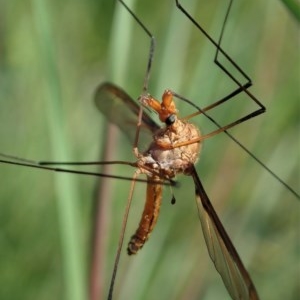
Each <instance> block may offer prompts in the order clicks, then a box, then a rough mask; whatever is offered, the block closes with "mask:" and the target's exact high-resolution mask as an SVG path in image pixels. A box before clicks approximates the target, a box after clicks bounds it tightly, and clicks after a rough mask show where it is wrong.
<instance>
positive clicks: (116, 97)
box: [95, 82, 160, 145]
mask: <svg viewBox="0 0 300 300" xmlns="http://www.w3.org/2000/svg"><path fill="white" fill-rule="evenodd" d="M95 103H96V106H97V108H98V109H99V110H100V112H101V113H102V114H103V115H104V116H105V117H106V118H107V120H108V121H110V122H111V123H113V124H115V125H117V126H118V127H119V128H120V130H121V131H122V132H123V133H124V134H125V135H126V136H127V137H128V138H129V140H130V142H131V143H132V144H133V142H134V139H135V134H136V125H137V121H138V117H137V116H138V113H139V110H140V107H139V105H138V104H137V103H136V102H134V101H133V100H132V99H131V98H130V96H128V95H127V94H126V93H125V92H124V91H123V90H121V89H120V88H119V87H117V86H115V85H113V84H112V83H108V82H105V83H102V84H101V85H99V86H98V88H97V90H96V94H95ZM159 128H160V127H159V126H158V125H157V124H156V123H155V122H154V121H153V120H152V119H151V117H150V116H149V115H148V114H146V113H145V112H144V113H143V118H142V125H141V132H140V139H139V145H148V143H147V142H148V141H149V140H151V137H152V134H153V133H154V132H156V131H157V130H158V129H159Z"/></svg>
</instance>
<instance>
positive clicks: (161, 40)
mask: <svg viewBox="0 0 300 300" xmlns="http://www.w3.org/2000/svg"><path fill="white" fill-rule="evenodd" d="M127 3H128V5H130V7H132V8H133V10H134V11H135V12H136V14H137V15H138V16H139V18H140V19H141V20H142V21H143V22H144V23H145V24H146V26H147V27H148V28H149V29H150V31H151V32H152V33H153V34H154V35H155V36H156V38H157V47H156V51H155V57H154V63H153V70H152V73H151V78H150V82H149V85H150V87H149V91H150V92H151V94H152V95H153V96H155V97H157V98H159V97H160V95H161V94H162V92H163V90H164V89H165V88H171V89H172V90H174V91H176V92H178V93H180V94H182V95H185V96H186V97H187V98H189V99H191V100H192V101H194V102H195V103H197V104H198V105H199V106H202V107H203V106H205V105H207V104H209V103H212V102H213V101H215V100H217V99H219V98H221V97H222V96H224V95H226V94H228V93H229V92H230V91H232V89H233V88H234V87H235V86H234V85H233V84H232V83H231V82H230V80H228V79H227V78H226V76H225V75H224V74H222V72H221V71H220V70H219V69H218V68H217V67H216V65H214V64H213V56H214V51H215V50H214V48H213V47H212V46H211V45H210V44H209V43H208V41H207V40H206V39H205V38H203V37H202V36H201V34H200V33H199V32H198V31H197V30H196V29H195V28H194V27H193V26H192V25H191V23H190V22H189V21H188V20H187V19H186V18H185V17H184V16H183V15H182V14H181V13H180V12H179V11H178V10H176V9H175V5H174V3H173V1H171V0H167V1H139V2H138V1H135V2H134V1H133V0H131V1H127ZM183 3H184V5H186V7H187V9H188V10H189V11H191V12H192V14H193V16H195V18H196V19H197V20H198V21H199V22H201V24H203V26H204V27H205V28H207V30H208V31H209V32H210V33H211V34H212V35H213V37H215V38H217V37H218V33H219V31H220V28H221V24H222V18H223V16H224V13H225V9H226V5H227V4H226V3H223V1H210V2H209V4H208V3H207V1H195V0H190V1H183ZM298 34H299V28H298V23H297V21H296V20H295V19H294V17H293V16H292V14H291V13H290V12H289V11H287V9H286V7H285V6H284V5H283V3H282V2H280V1H271V0H266V1H258V0H255V1H251V2H250V1H242V2H239V1H236V3H234V7H233V10H232V13H231V15H230V18H229V22H228V24H227V27H226V32H225V37H224V43H223V44H222V45H223V48H224V49H225V50H226V51H227V52H228V53H229V54H230V55H231V56H232V57H233V58H234V59H235V61H236V62H237V63H238V64H239V65H240V66H241V67H242V68H243V69H244V70H245V71H246V73H248V74H249V75H250V76H251V78H252V79H253V82H254V86H253V87H252V88H251V91H252V92H253V94H255V95H256V96H257V97H258V98H259V99H261V101H262V102H263V104H264V105H265V106H266V107H267V113H266V114H264V115H262V116H259V117H257V118H255V119H253V120H250V121H248V122H247V123H246V124H242V125H240V126H238V127H237V128H234V129H232V130H231V133H232V134H234V136H236V137H237V138H238V139H239V140H240V141H241V142H242V143H243V144H245V145H246V146H247V147H248V148H249V149H250V150H251V151H252V152H253V153H254V154H255V155H257V157H259V158H260V159H261V160H262V161H263V162H265V163H266V164H267V165H268V166H269V167H270V168H271V169H272V170H274V171H275V172H276V173H277V174H278V175H279V176H280V177H282V179H283V180H284V181H285V182H287V183H288V184H289V185H290V186H292V187H293V188H294V189H296V190H297V189H298V192H299V35H298ZM148 47H149V39H148V38H147V36H146V35H145V33H144V32H143V31H142V30H141V29H140V28H139V27H138V26H137V24H136V23H135V22H134V21H133V20H132V18H131V17H130V15H129V14H128V13H127V12H126V11H125V10H124V8H123V7H121V6H120V5H119V4H116V5H115V3H114V1H95V0H88V1H84V2H82V1H76V0H73V1H68V0H65V1H57V0H52V1H39V0H36V1H34V0H33V1H16V0H11V1H2V2H1V11H0V120H1V126H0V140H1V146H0V152H3V153H8V154H11V155H15V156H19V157H23V158H27V159H34V160H55V161H62V160H68V161H89V160H97V159H99V157H100V158H103V157H105V159H108V158H109V157H108V156H107V155H106V154H105V153H104V152H105V150H104V149H105V144H106V143H107V140H106V138H107V137H106V136H107V134H106V133H107V132H108V129H107V124H106V122H105V119H104V118H103V116H101V115H100V113H99V112H98V111H97V110H96V108H95V106H94V103H93V93H94V91H95V88H96V86H97V84H99V83H100V82H102V81H107V80H110V81H113V82H114V83H116V84H118V85H120V86H121V87H122V88H123V89H124V90H126V91H127V92H128V93H129V94H130V95H131V96H132V97H133V98H134V99H136V98H137V97H138V95H139V94H140V92H141V89H142V84H143V78H144V74H145V69H146V64H147V56H148V50H149V48H148ZM178 107H179V108H180V112H181V115H186V114H189V113H191V112H192V111H193V110H192V108H190V107H188V106H187V105H185V104H178ZM251 109H253V105H252V104H251V103H250V102H249V101H248V98H247V97H245V96H240V97H237V98H236V99H235V100H233V101H232V103H231V104H225V105H224V106H222V107H220V108H218V109H216V111H215V112H213V114H212V115H213V116H214V117H215V118H216V119H217V120H219V121H220V122H221V123H222V124H226V122H227V123H228V122H229V121H231V120H232V119H235V118H236V117H237V116H241V115H242V114H245V113H246V112H249V111H251ZM194 122H195V123H197V124H199V126H200V127H201V129H202V131H203V132H208V131H209V130H210V129H211V128H212V127H211V125H210V124H209V122H207V121H205V120H204V119H203V118H202V117H196V118H195V119H194ZM109 130H110V129H109ZM110 132H111V131H110ZM111 143H112V146H109V147H110V148H109V153H110V159H120V160H121V159H123V160H134V158H133V155H132V153H131V146H130V143H128V141H127V140H126V138H125V137H123V136H122V135H118V132H114V133H113V141H111ZM77 169H78V168H77ZM86 169H88V170H97V168H86ZM197 169H198V172H199V175H200V176H201V178H202V180H203V183H204V186H205V187H206V191H207V193H208V195H209V196H210V198H211V201H212V203H213V205H214V207H215V208H216V210H217V212H218V214H219V216H220V218H221V220H222V222H223V223H224V226H225V228H226V229H227V231H228V233H229V235H230V237H232V240H233V241H234V244H235V246H236V248H237V250H238V252H239V253H240V256H241V258H242V259H243V261H244V262H245V264H246V266H247V268H248V270H249V272H250V274H251V276H252V278H253V281H254V282H255V284H256V287H257V290H258V292H259V294H260V296H261V299H298V298H299V294H300V287H299V276H300V273H299V272H300V271H299V268H300V266H299V253H300V252H299V217H300V215H299V202H298V200H297V198H296V197H295V196H294V195H292V194H291V193H290V192H289V191H288V190H287V189H286V188H284V187H283V186H282V185H281V184H280V183H279V182H278V181H276V180H275V179H274V178H273V177H272V176H270V175H269V174H268V173H267V172H266V171H265V170H263V169H262V168H261V166H259V165H258V164H257V163H256V162H255V161H254V160H253V159H251V158H250V157H249V156H248V155H247V154H246V153H245V152H243V151H242V150H241V149H239V148H238V147H237V146H236V145H235V144H234V143H233V142H231V141H230V140H229V139H228V138H227V137H226V136H225V135H219V136H217V137H214V138H212V139H211V140H208V141H206V143H205V145H204V148H203V151H202V154H201V159H200V161H199V163H198V166H197ZM133 171H134V170H132V169H130V168H125V167H122V168H118V167H114V168H113V169H112V170H111V171H110V172H111V173H115V174H123V175H126V176H128V177H130V176H132V174H133ZM179 179H180V182H181V188H179V189H175V190H174V193H175V196H176V199H177V202H176V205H173V206H172V205H171V204H170V200H171V193H170V192H169V189H168V188H166V189H165V193H164V203H163V205H162V208H161V216H160V219H159V221H158V224H157V226H156V228H155V230H154V232H153V234H152V235H151V238H150V240H149V241H148V242H147V244H146V245H145V247H144V248H143V250H142V251H141V252H140V253H139V254H138V255H137V256H136V257H130V258H129V257H128V256H127V255H126V253H125V251H123V253H122V255H121V261H120V266H119V271H118V275H117V280H116V286H115V293H114V295H115V299H229V297H228V295H227V292H226V290H225V288H224V286H223V283H222V281H221V279H220V277H219V275H218V273H217V272H216V271H215V269H214V267H213V264H212V263H211V261H210V259H209V257H208V253H207V250H206V246H205V244H204V240H203V237H202V232H201V227H200V224H199V220H198V218H197V210H196V205H195V201H194V188H193V185H192V182H191V179H190V178H186V179H182V178H181V177H180V178H179ZM0 180H1V187H0V251H1V252H0V257H1V263H0V283H1V289H0V299H6V300H9V299H14V300H16V299H22V300H26V299H40V300H42V299H43V300H44V299H45V300H46V299H72V300H73V299H78V300H79V299H86V298H87V294H88V293H87V289H88V273H89V261H90V256H91V255H90V253H91V249H90V248H91V246H90V245H91V228H92V223H93V220H92V219H93V215H94V210H95V208H94V207H95V205H93V198H95V194H96V193H95V185H96V183H97V181H98V180H97V178H93V177H87V176H77V175H70V174H65V175H64V174H54V173H52V172H48V171H39V170H36V169H30V168H22V167H18V166H9V165H4V164H1V165H0ZM105 186H106V188H107V189H108V190H109V192H107V193H105V197H102V201H103V202H102V207H104V209H105V210H104V211H103V214H104V217H105V218H104V219H103V220H104V224H105V227H103V229H102V230H103V231H102V232H101V237H102V238H103V240H102V241H101V243H102V246H103V247H102V252H101V256H102V258H103V265H102V266H101V281H102V283H101V286H102V287H103V289H104V290H103V291H102V298H103V299H105V297H106V295H107V292H108V286H109V281H110V276H111V272H112V268H113V261H114V257H115V252H116V247H117V241H118V236H119V232H120V227H121V222H122V216H123V211H124V207H125V204H126V199H127V195H128V191H129V182H127V181H113V180H110V181H109V182H105ZM102 189H104V188H102ZM144 194H145V185H144V184H137V186H136V190H135V194H134V199H133V207H132V213H131V214H130V216H129V218H130V220H129V223H128V228H127V231H126V235H125V243H127V242H128V240H129V238H130V236H131V235H132V233H133V232H134V230H135V229H136V226H137V224H138V222H139V212H140V210H141V209H142V206H143V201H144ZM124 250H125V249H124Z"/></svg>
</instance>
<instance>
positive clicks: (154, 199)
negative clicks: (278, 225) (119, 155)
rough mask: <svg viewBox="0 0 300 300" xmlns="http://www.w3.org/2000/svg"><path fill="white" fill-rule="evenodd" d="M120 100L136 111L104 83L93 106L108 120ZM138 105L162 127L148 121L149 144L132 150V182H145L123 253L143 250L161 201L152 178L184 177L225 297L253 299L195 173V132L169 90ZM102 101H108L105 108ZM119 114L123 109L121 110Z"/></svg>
mask: <svg viewBox="0 0 300 300" xmlns="http://www.w3.org/2000/svg"><path fill="white" fill-rule="evenodd" d="M122 101H123V103H126V104H127V105H129V106H130V107H131V108H132V111H134V112H137V110H136V109H135V108H136V106H135V104H134V102H133V100H130V98H129V96H128V95H126V94H125V92H123V91H122V90H120V89H119V88H118V87H116V86H114V85H112V84H109V83H107V84H103V85H101V86H100V87H99V88H98V90H97V93H96V103H97V106H98V108H99V109H100V110H101V111H102V112H103V113H105V114H106V115H108V116H109V114H112V112H115V110H114V109H112V106H114V105H112V104H115V106H116V107H117V106H120V104H121V103H116V102H122ZM140 102H141V103H142V104H143V105H144V106H146V107H150V108H151V109H152V110H154V111H155V112H156V113H157V114H158V115H159V119H160V121H161V122H163V123H164V124H165V126H166V127H165V128H162V129H158V128H159V127H158V126H157V125H154V124H155V123H154V122H152V123H151V124H153V125H151V126H150V128H149V130H150V131H151V132H153V141H152V143H151V144H150V146H149V148H148V149H147V150H146V151H145V152H144V153H139V152H138V150H137V149H135V155H136V157H137V159H138V160H137V163H136V167H137V171H136V173H135V175H134V177H133V182H134V180H135V178H136V176H137V175H139V174H146V175H147V177H148V179H150V180H151V183H148V184H147V192H146V202H145V207H144V211H143V214H142V217H141V220H140V224H139V227H138V229H137V230H136V232H135V234H134V235H133V236H132V237H131V239H130V241H129V243H128V248H127V253H128V254H129V255H132V254H136V253H137V252H138V251H139V250H140V249H141V248H142V247H143V246H144V244H145V242H146V241H147V240H148V238H149V235H150V233H151V232H152V230H153V229H154V226H155V224H156V221H157V218H158V214H159V209H160V206H161V200H162V186H161V183H157V184H155V183H154V182H155V180H156V179H162V180H170V179H173V178H175V177H176V175H177V174H185V175H190V176H191V177H192V178H193V181H194V184H195V194H196V200H197V206H198V211H199V218H200V221H201V225H202V230H203V233H204V237H205V241H206V244H207V248H208V252H209V255H210V256H211V259H212V260H213V262H214V264H215V267H216V269H217V270H218V272H219V273H220V275H221V277H222V279H223V281H224V284H225V286H226V288H227V290H228V292H229V294H230V296H231V297H232V299H253V300H254V299H259V298H258V295H257V292H256V290H255V286H254V284H253V282H252V280H251V278H250V276H249V274H248V272H247V270H246V269H245V267H244V265H243V263H242V261H241V259H240V257H239V255H238V253H237V251H236V250H235V248H234V246H233V244H232V242H231V240H230V238H229V236H228V234H227V233H226V231H225V229H224V227H223V225H222V223H221V221H220V220H219V218H218V216H217V214H216V212H215V210H214V208H213V206H212V204H211V202H210V200H209V198H208V196H207V194H206V192H205V190H204V188H203V186H202V183H201V180H200V178H199V176H198V174H197V172H196V169H195V166H194V164H195V163H196V161H197V160H198V155H199V152H200V149H201V143H202V140H203V137H202V136H201V133H200V131H199V129H198V128H197V127H195V126H194V125H193V124H191V123H188V122H187V121H185V119H184V118H183V119H181V118H179V117H178V112H177V109H176V106H175V103H174V101H173V94H172V92H171V91H170V90H166V91H165V92H164V94H163V96H162V102H161V103H160V102H159V101H158V100H156V99H154V98H153V97H152V96H151V95H149V94H147V95H142V96H141V97H140ZM102 103H103V105H102ZM105 103H110V105H109V109H108V110H107V105H106V104H105ZM119 111H122V104H121V106H120V107H119ZM123 111H127V110H126V109H125V108H124V109H123ZM113 115H114V113H113ZM144 116H146V119H149V117H148V116H147V115H145V113H144ZM108 118H109V119H110V120H111V121H113V120H114V119H112V118H110V117H108ZM114 118H115V120H116V121H115V122H114V123H116V124H119V125H120V123H119V120H120V119H121V120H123V117H122V116H120V115H119V114H118V115H114ZM125 118H126V116H125ZM149 124H150V122H149ZM120 128H121V129H122V130H124V132H127V130H126V129H125V128H126V127H123V126H122V127H120ZM133 186H134V184H132V186H131V192H130V196H129V199H130V201H131V198H132V191H133ZM126 218H127V214H126V216H125V220H124V223H126V222H127V220H126ZM123 237H124V236H123V235H122V236H121V240H120V243H119V245H122V243H123ZM120 251H121V246H120V248H119V249H118V253H117V258H116V262H115V267H114V273H113V277H112V282H111V287H110V294H109V297H108V299H112V294H113V287H114V280H115V277H116V272H117V265H118V261H119V256H120Z"/></svg>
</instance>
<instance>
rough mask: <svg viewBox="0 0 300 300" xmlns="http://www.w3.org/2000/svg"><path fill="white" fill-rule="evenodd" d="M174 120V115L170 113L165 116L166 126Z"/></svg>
mask: <svg viewBox="0 0 300 300" xmlns="http://www.w3.org/2000/svg"><path fill="white" fill-rule="evenodd" d="M175 121H176V115H174V114H171V115H169V116H168V117H167V118H166V120H165V123H166V125H167V126H170V125H172V124H174V122H175Z"/></svg>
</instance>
